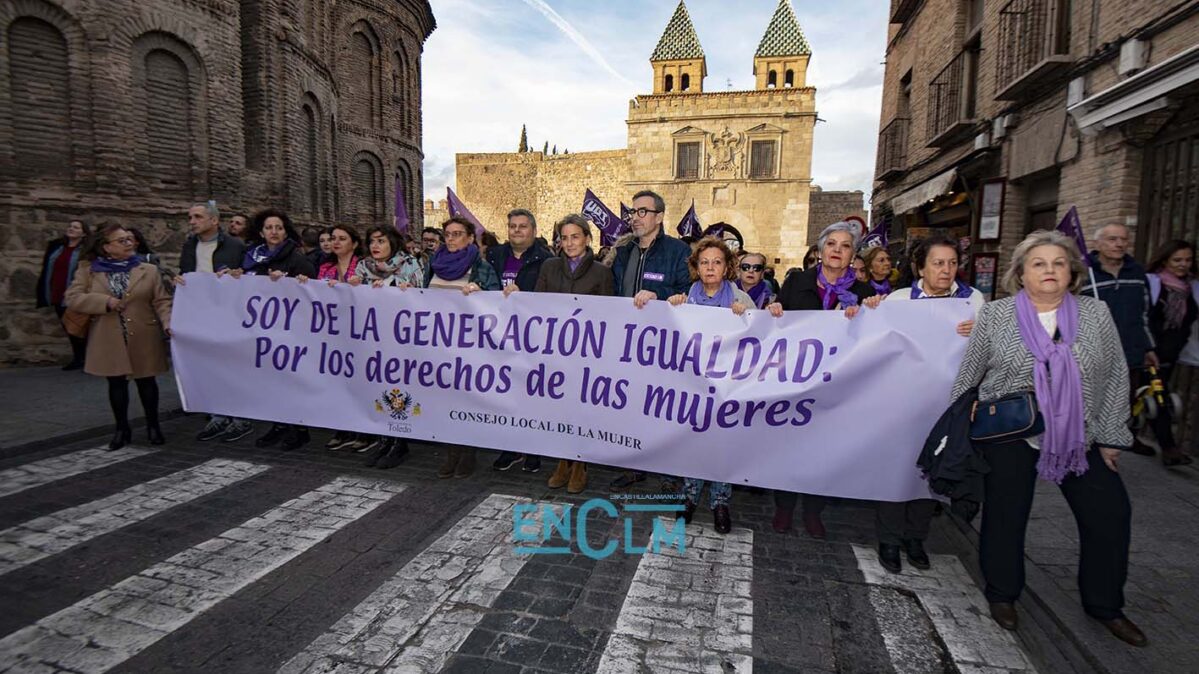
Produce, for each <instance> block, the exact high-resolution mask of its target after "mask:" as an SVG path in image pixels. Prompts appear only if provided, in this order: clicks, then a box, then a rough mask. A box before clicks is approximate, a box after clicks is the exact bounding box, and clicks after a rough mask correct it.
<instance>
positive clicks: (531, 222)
mask: <svg viewBox="0 0 1199 674" xmlns="http://www.w3.org/2000/svg"><path fill="white" fill-rule="evenodd" d="M553 256H554V254H553V253H552V252H550V249H549V248H547V247H546V246H545V244H543V243H541V241H539V240H538V239H537V218H535V217H533V213H532V212H530V211H528V210H526V209H524V208H516V209H513V210H511V211H509V212H508V241H507V242H506V243H503V244H500V245H498V246H491V247H490V248H488V249H487V261H488V262H490V263H491V266H492V267H494V268H495V273H496V274H497V275H498V276H499V277H500V283H502V284H503V286H504V297H507V296H508V295H511V294H512V293H513V292H515V291H518V290H519V291H522V292H526V293H531V292H533V289H534V288H535V287H536V286H537V276H538V274H540V273H541V263H542V262H545V261H546V260H548V259H549V258H551V257H553ZM522 461H523V462H524V466H523V467H522V468H523V470H524V471H525V472H526V473H536V472H537V471H539V470H541V457H540V456H537V455H536V454H523V455H522V454H519V453H517V452H508V451H504V452H501V453H500V456H499V458H497V459H496V460H495V463H494V464H492V466H491V467H492V468H494V469H495V470H508V469H509V468H511V467H513V466H515V465H516V464H518V463H520V462H522Z"/></svg>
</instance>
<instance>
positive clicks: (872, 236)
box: [858, 218, 891, 250]
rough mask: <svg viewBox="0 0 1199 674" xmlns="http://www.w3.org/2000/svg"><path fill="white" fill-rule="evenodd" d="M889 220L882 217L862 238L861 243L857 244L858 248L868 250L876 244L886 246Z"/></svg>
mask: <svg viewBox="0 0 1199 674" xmlns="http://www.w3.org/2000/svg"><path fill="white" fill-rule="evenodd" d="M890 224H891V221H890V220H888V219H887V218H883V219H882V221H881V222H879V223H878V224H877V225H875V226H874V228H873V229H871V230H870V231H869V232H867V233H866V236H865V237H864V238H863V239H862V245H860V246H858V250H870V249H871V248H875V247H877V246H882V247H883V248H886V247H887V229H888V227H887V226H888V225H890Z"/></svg>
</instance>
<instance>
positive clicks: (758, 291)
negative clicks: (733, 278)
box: [737, 279, 770, 309]
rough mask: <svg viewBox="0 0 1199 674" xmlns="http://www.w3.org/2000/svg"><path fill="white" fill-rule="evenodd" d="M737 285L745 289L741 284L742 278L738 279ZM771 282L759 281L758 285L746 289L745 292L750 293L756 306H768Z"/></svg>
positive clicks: (761, 307) (750, 297)
mask: <svg viewBox="0 0 1199 674" xmlns="http://www.w3.org/2000/svg"><path fill="white" fill-rule="evenodd" d="M737 287H738V288H740V289H742V290H745V286H743V285H741V280H740V279H738V280H737ZM769 288H770V284H769V283H767V282H766V281H758V285H756V286H754V287H752V288H750V289H749V290H745V294H746V295H749V299H751V300H753V301H754V306H756V307H757V308H759V309H765V308H766V300H768V299H770V290H769Z"/></svg>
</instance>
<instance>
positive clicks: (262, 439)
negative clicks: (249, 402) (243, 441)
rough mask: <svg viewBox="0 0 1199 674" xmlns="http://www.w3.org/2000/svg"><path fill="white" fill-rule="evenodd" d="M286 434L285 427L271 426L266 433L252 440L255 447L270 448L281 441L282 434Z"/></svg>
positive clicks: (279, 425)
mask: <svg viewBox="0 0 1199 674" xmlns="http://www.w3.org/2000/svg"><path fill="white" fill-rule="evenodd" d="M286 432H287V426H284V425H283V424H271V429H270V430H269V431H267V432H266V433H263V434H262V435H260V436H258V438H257V439H256V440H254V446H255V447H260V448H261V447H272V446H274V445H275V444H277V443H278V442H279V441H280V440H282V439H283V434H284V433H286Z"/></svg>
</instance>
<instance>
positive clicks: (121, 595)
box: [0, 477, 405, 672]
mask: <svg viewBox="0 0 1199 674" xmlns="http://www.w3.org/2000/svg"><path fill="white" fill-rule="evenodd" d="M404 489H405V486H404V485H401V484H398V483H394V482H388V481H383V480H359V479H353V478H347V477H340V478H337V479H335V480H333V481H332V482H329V483H328V484H326V485H324V486H322V487H319V488H318V489H316V490H313V491H310V492H308V493H306V494H303V495H301V496H299V497H297V498H294V499H292V500H290V501H288V502H286V503H284V504H282V505H280V506H278V507H277V508H274V509H272V510H270V511H269V512H267V513H264V514H263V515H261V516H259V517H255V518H253V519H251V520H248V521H246V522H245V523H243V524H241V525H239V526H237V527H234V528H233V529H230V530H228V531H226V532H224V533H222V534H220V535H219V536H217V537H215V538H212V539H209V540H208V541H205V542H203V543H200V544H199V545H196V546H194V547H192V548H189V549H187V550H184V551H183V552H181V553H179V554H177V555H175V556H173V557H171V558H170V559H168V560H166V561H164V562H161V563H159V564H155V565H154V566H152V567H150V568H148V569H146V570H145V571H142V572H140V573H138V574H136V575H134V576H131V577H129V578H127V579H125V580H123V581H121V582H119V583H117V584H116V585H113V586H112V587H110V588H107V589H105V590H101V591H99V592H97V593H96V594H93V595H92V596H90V597H87V598H86V599H83V600H82V601H79V602H78V603H76V604H74V605H73V606H69V607H67V608H65V609H63V610H61V611H59V612H57V613H54V614H53V615H50V616H47V617H45V618H43V619H41V620H39V621H38V622H37V623H36V624H34V625H30V626H29V627H26V628H24V629H21V630H19V631H17V632H14V633H12V634H10V635H8V636H7V637H5V638H4V639H2V640H0V671H14V672H15V671H44V670H46V668H47V667H49V668H59V669H70V670H74V671H78V672H103V671H107V670H109V669H111V668H113V667H115V666H117V665H119V664H121V663H122V662H124V661H126V660H128V659H129V658H131V657H133V656H134V655H136V654H137V653H139V652H141V651H142V650H144V649H146V648H148V647H149V646H151V645H153V644H154V643H155V642H157V641H158V640H159V639H162V638H163V637H165V636H167V635H168V634H170V633H171V632H174V631H175V630H177V629H179V628H181V627H183V626H184V625H186V624H187V623H189V622H190V621H192V620H193V619H195V618H196V617H197V616H199V615H200V614H202V613H204V612H205V611H207V610H208V609H210V608H212V607H213V606H215V605H217V604H218V603H219V602H221V601H222V600H224V599H226V598H228V597H230V596H232V595H233V594H234V593H236V592H238V591H240V590H242V589H244V588H245V587H247V586H249V585H250V584H252V583H254V582H255V581H257V580H259V579H260V578H262V577H263V576H265V575H266V574H268V573H270V572H271V571H273V570H275V569H277V568H279V567H280V566H282V565H283V564H286V563H287V562H289V561H291V560H292V559H294V558H296V557H297V556H299V555H300V554H301V553H303V552H304V551H306V550H308V549H309V548H311V547H313V546H314V545H316V544H317V543H319V542H321V541H323V540H325V539H326V538H328V537H329V536H331V535H332V534H333V533H335V532H337V531H338V530H340V529H342V528H343V527H345V526H346V525H348V524H350V523H352V522H354V521H355V520H357V519H358V518H360V517H362V516H364V515H367V514H368V513H370V512H372V511H373V510H374V509H375V508H378V507H379V506H380V505H382V504H384V503H386V502H387V501H388V500H389V499H391V498H392V497H393V496H395V495H396V494H398V493H400V492H402V491H403V490H404Z"/></svg>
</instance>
